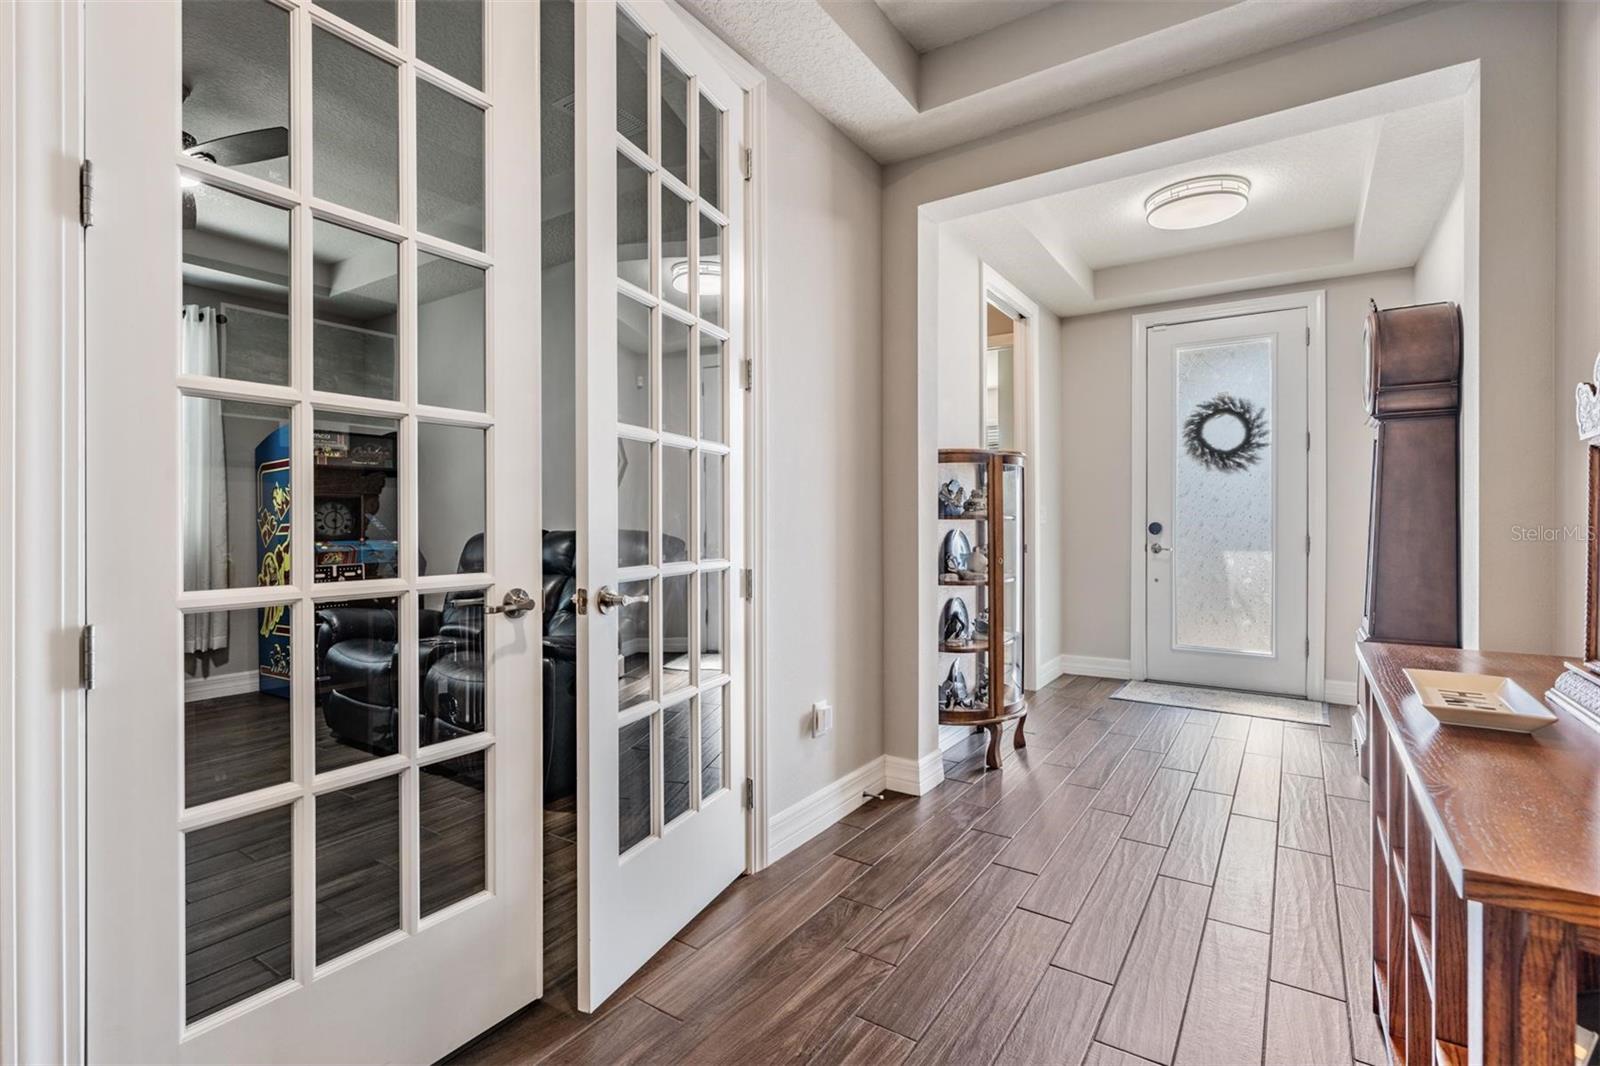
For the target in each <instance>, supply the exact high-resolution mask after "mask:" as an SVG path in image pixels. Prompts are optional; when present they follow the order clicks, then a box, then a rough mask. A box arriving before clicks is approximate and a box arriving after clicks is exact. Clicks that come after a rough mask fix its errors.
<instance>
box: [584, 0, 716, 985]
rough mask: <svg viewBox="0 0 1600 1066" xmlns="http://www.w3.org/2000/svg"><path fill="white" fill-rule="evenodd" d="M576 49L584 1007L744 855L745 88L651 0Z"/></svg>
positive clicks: (631, 968) (591, 19)
mask: <svg viewBox="0 0 1600 1066" xmlns="http://www.w3.org/2000/svg"><path fill="white" fill-rule="evenodd" d="M575 47H576V50H577V57H576V64H575V69H576V86H577V101H576V122H575V125H576V130H577V153H576V157H577V168H578V174H577V180H576V190H577V195H576V200H577V242H576V243H577V253H578V259H577V275H576V276H577V300H578V322H579V324H580V327H579V330H578V351H577V396H578V411H577V440H578V530H579V553H578V567H577V569H578V575H579V578H578V581H579V585H580V587H581V588H582V589H584V590H586V595H587V603H586V607H585V611H584V613H583V614H581V616H580V621H579V668H578V679H579V680H578V708H579V710H578V715H579V723H578V827H579V898H578V926H579V927H578V985H579V987H578V1000H579V1005H580V1007H581V1008H582V1009H584V1010H593V1009H595V1008H597V1007H598V1006H599V1005H600V1004H601V1003H602V1002H604V1000H605V999H606V997H608V996H609V995H611V993H612V992H614V991H615V990H616V989H617V988H618V987H619V986H620V985H621V984H622V982H623V981H624V980H626V979H627V978H628V977H629V976H630V975H631V974H632V973H634V972H635V971H636V970H637V969H638V968H639V967H640V966H642V965H643V964H644V963H645V962H646V961H647V960H648V959H649V958H650V956H651V955H653V954H654V953H655V952H656V951H657V950H658V949H660V948H661V947H662V946H663V945H664V944H665V943H666V942H667V941H668V940H669V939H671V937H672V936H673V935H674V934H675V933H677V932H678V930H679V929H681V928H682V927H683V925H684V924H685V923H686V922H688V921H689V919H690V918H692V917H693V916H694V915H695V914H697V913H698V912H699V911H700V910H701V909H702V908H704V907H705V906H706V905H707V904H708V903H710V902H711V900H712V899H714V898H715V897H716V895H717V893H718V892H720V891H721V890H722V889H723V888H724V887H725V886H726V885H728V884H729V883H730V882H731V881H732V880H733V879H734V878H735V877H737V876H738V875H739V874H740V873H741V872H742V871H743V870H744V868H745V838H746V831H745V830H746V827H745V811H744V805H743V792H744V789H743V787H742V786H743V784H744V779H745V767H744V761H745V727H744V722H745V711H744V708H745V699H746V696H745V682H746V667H745V661H744V656H745V631H746V621H745V618H746V603H745V602H744V600H743V599H742V598H741V597H740V589H739V583H740V569H741V568H742V567H743V566H744V565H745V563H744V559H745V543H746V527H745V522H744V518H743V515H744V492H743V486H744V477H745V475H744V446H743V442H744V439H745V426H746V404H745V401H746V393H745V392H744V391H743V389H742V388H740V386H739V379H740V375H739V373H738V369H739V367H740V365H741V361H742V360H743V358H744V343H743V336H744V306H745V285H744V278H745V267H744V256H745V253H744V225H743V220H744V210H745V209H744V197H745V185H744V182H743V180H742V177H741V175H740V168H739V166H738V163H737V160H738V158H739V153H740V150H741V149H740V146H741V143H742V140H743V136H742V134H743V130H744V100H743V93H742V91H741V89H740V87H739V86H738V85H737V83H735V81H734V80H733V79H732V78H731V77H729V76H728V74H727V73H726V71H725V70H724V69H722V68H721V67H720V66H719V64H718V63H717V62H716V60H715V59H714V58H713V56H712V55H711V54H710V51H709V50H708V49H707V48H706V47H705V46H704V45H703V44H702V42H701V39H700V37H699V36H698V33H697V32H695V31H692V30H691V28H690V27H689V26H688V25H687V24H686V23H685V22H684V21H683V20H682V18H681V17H680V16H679V14H678V13H677V11H676V9H674V8H673V7H671V6H669V5H667V4H664V3H653V2H645V3H630V4H626V5H619V4H615V3H611V2H594V3H579V4H577V5H576V26H575ZM613 593H614V594H616V595H617V596H618V597H623V598H625V600H626V602H624V603H618V604H617V605H616V606H612V607H607V606H606V602H605V601H604V599H603V597H605V596H608V595H610V594H613Z"/></svg>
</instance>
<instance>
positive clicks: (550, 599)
mask: <svg viewBox="0 0 1600 1066" xmlns="http://www.w3.org/2000/svg"><path fill="white" fill-rule="evenodd" d="M577 551H578V541H577V536H576V535H575V534H574V533H573V531H572V530H570V529H557V530H546V531H545V534H544V585H543V590H542V594H541V598H540V604H541V606H542V607H543V609H544V799H545V802H546V803H549V802H551V801H553V800H558V799H563V798H565V797H567V796H570V795H572V794H573V793H574V792H576V791H577V789H578V617H577V611H576V610H575V609H574V607H573V604H572V594H573V591H574V590H575V589H576V588H577Z"/></svg>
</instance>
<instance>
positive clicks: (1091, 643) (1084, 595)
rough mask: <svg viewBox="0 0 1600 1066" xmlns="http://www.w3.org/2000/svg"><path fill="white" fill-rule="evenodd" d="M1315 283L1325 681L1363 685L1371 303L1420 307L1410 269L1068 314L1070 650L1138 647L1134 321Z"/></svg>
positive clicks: (1066, 604)
mask: <svg viewBox="0 0 1600 1066" xmlns="http://www.w3.org/2000/svg"><path fill="white" fill-rule="evenodd" d="M1313 289H1321V290H1323V291H1324V292H1325V293H1326V294H1327V302H1326V316H1327V364H1328V366H1327V415H1328V524H1327V528H1326V529H1325V530H1315V529H1314V530H1312V535H1313V536H1317V535H1319V534H1321V535H1322V536H1323V537H1325V538H1326V539H1325V543H1326V544H1327V549H1328V550H1327V558H1328V589H1327V591H1328V595H1327V606H1326V614H1325V619H1324V620H1325V624H1326V630H1325V632H1326V644H1325V652H1326V656H1327V658H1326V668H1325V670H1324V676H1325V677H1326V678H1328V679H1329V680H1331V681H1347V682H1354V681H1355V676H1356V675H1355V656H1354V653H1353V652H1352V650H1351V648H1352V646H1353V643H1354V640H1353V638H1354V635H1355V631H1356V627H1357V626H1358V625H1359V624H1360V622H1361V599H1362V591H1363V583H1364V577H1363V573H1364V570H1365V560H1366V549H1367V540H1366V537H1367V496H1368V485H1369V482H1370V481H1371V476H1372V471H1371V464H1372V433H1371V431H1370V430H1369V429H1368V428H1367V424H1366V413H1365V411H1364V409H1363V406H1362V391H1361V381H1362V366H1363V352H1362V347H1361V326H1362V322H1363V321H1364V320H1365V318H1366V313H1367V300H1368V299H1369V298H1370V299H1374V300H1377V301H1378V304H1379V306H1383V307H1391V306H1397V305H1404V304H1408V303H1410V302H1411V300H1412V295H1411V293H1412V275H1411V271H1409V270H1392V271H1387V272H1385V273H1381V274H1363V275H1361V276H1358V277H1353V278H1338V279H1335V280H1331V281H1318V282H1311V283H1309V284H1305V285H1292V286H1286V287H1283V288H1278V289H1262V290H1256V291H1251V292H1240V293H1232V294H1229V295H1225V296H1216V297H1208V298H1207V299H1205V300H1202V301H1187V302H1184V303H1178V304H1162V305H1156V306H1151V307H1140V308H1133V309H1130V310H1125V311H1110V312H1106V313H1104V314H1098V315H1085V316H1082V317H1079V318H1069V319H1065V320H1063V322H1062V324H1061V365H1062V375H1061V376H1062V391H1061V394H1060V397H1061V399H1060V405H1061V406H1060V423H1061V427H1062V428H1061V432H1062V437H1063V440H1062V452H1063V460H1062V465H1063V471H1064V475H1065V482H1066V491H1065V499H1064V502H1065V506H1066V510H1065V512H1064V514H1063V516H1062V529H1063V547H1062V559H1063V570H1062V575H1061V601H1062V604H1063V608H1062V626H1063V629H1064V635H1063V646H1062V652H1063V654H1065V655H1069V656H1088V657H1092V658H1100V659H1113V660H1117V661H1119V662H1125V661H1126V660H1127V658H1128V654H1129V652H1128V641H1129V632H1128V626H1129V610H1128V586H1129V582H1130V576H1131V575H1130V570H1129V568H1130V566H1131V563H1130V552H1131V550H1132V549H1131V547H1130V538H1129V535H1128V532H1129V531H1128V521H1129V518H1128V516H1129V514H1130V513H1131V508H1132V499H1131V497H1130V493H1131V491H1132V471H1131V469H1130V468H1129V456H1130V454H1131V447H1132V441H1131V438H1130V429H1131V416H1130V410H1131V401H1132V397H1131V395H1130V391H1129V390H1130V388H1131V381H1132V378H1131V362H1130V360H1131V358H1132V353H1131V348H1132V346H1133V316H1134V315H1136V314H1142V313H1144V312H1147V311H1158V310H1167V309H1169V308H1172V307H1194V306H1202V305H1204V304H1218V303H1228V302H1230V301H1234V300H1240V299H1246V298H1250V297H1256V296H1265V295H1270V294H1271V293H1274V292H1303V291H1307V290H1313Z"/></svg>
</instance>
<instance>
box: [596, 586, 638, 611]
mask: <svg viewBox="0 0 1600 1066" xmlns="http://www.w3.org/2000/svg"><path fill="white" fill-rule="evenodd" d="M649 602H650V597H649V596H646V595H642V594H641V595H638V596H624V595H623V594H622V593H620V592H618V591H617V590H616V589H614V588H612V587H611V586H610V585H605V586H603V587H602V588H601V589H600V591H599V592H597V593H595V594H594V605H595V606H596V607H598V608H599V609H600V613H601V614H609V613H610V612H611V609H612V608H613V607H632V606H633V605H634V604H636V603H649Z"/></svg>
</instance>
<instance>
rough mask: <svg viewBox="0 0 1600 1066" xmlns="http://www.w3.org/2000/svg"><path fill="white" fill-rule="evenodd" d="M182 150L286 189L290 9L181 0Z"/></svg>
mask: <svg viewBox="0 0 1600 1066" xmlns="http://www.w3.org/2000/svg"><path fill="white" fill-rule="evenodd" d="M181 147H182V148H183V151H184V153H185V154H186V155H190V156H193V157H195V158H196V159H203V160H206V161H207V162H211V163H216V164H218V165H219V166H225V167H231V168H232V169H234V170H237V171H239V172H240V173H243V174H249V175H250V176H251V177H256V178H264V179H265V180H267V181H270V182H275V183H276V184H278V185H287V184H289V165H290V154H291V153H290V143H289V12H288V11H285V10H284V9H283V8H281V7H279V6H278V5H276V4H273V3H269V2H268V0H184V3H183V140H182V144H181ZM185 184H187V182H185ZM287 280H288V279H287V275H286V276H285V283H287Z"/></svg>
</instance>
